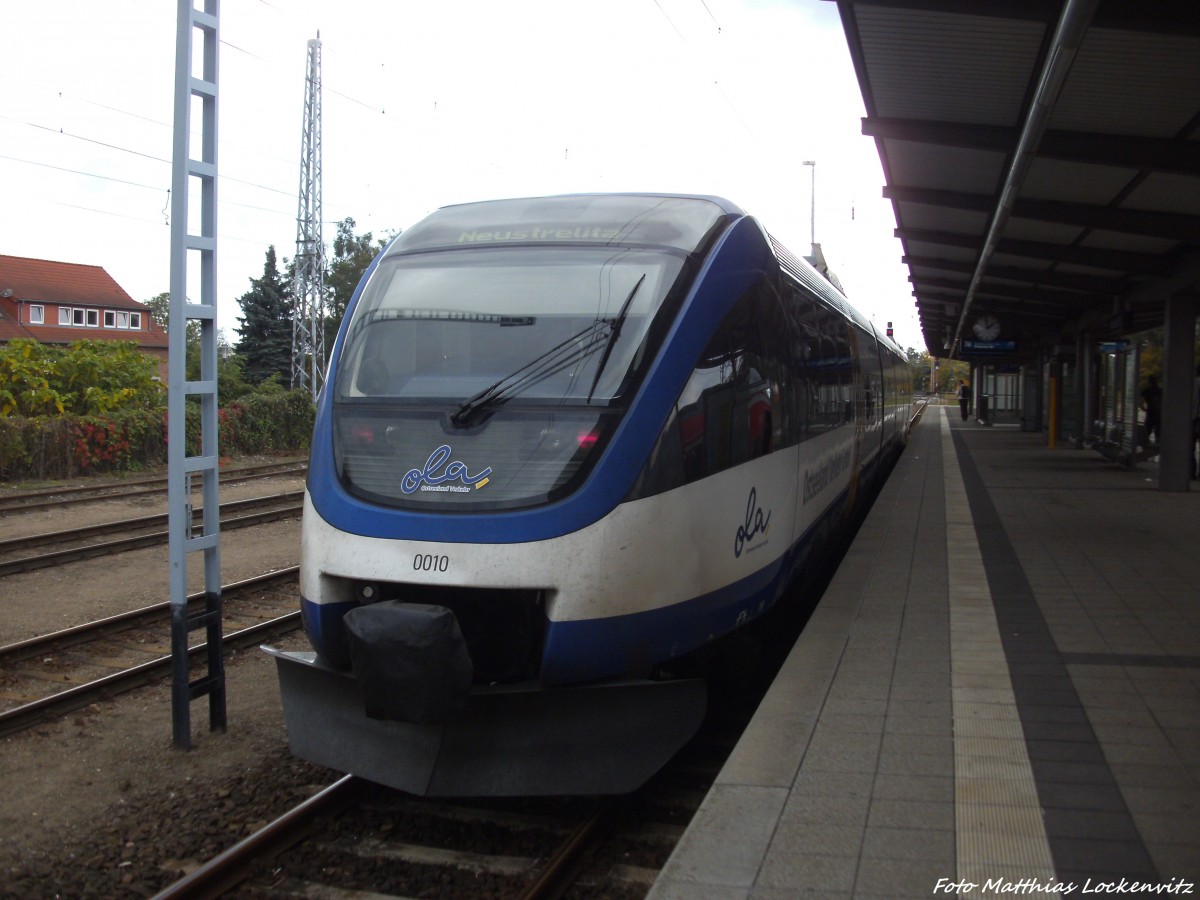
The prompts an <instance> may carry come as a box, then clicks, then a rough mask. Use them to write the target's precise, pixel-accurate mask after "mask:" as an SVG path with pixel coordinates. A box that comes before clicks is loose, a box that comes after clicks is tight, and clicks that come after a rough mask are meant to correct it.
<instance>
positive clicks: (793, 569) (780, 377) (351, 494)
mask: <svg viewBox="0 0 1200 900" xmlns="http://www.w3.org/2000/svg"><path fill="white" fill-rule="evenodd" d="M910 388H911V382H910V378H909V375H908V369H907V367H906V365H905V360H904V356H903V354H902V353H901V351H900V349H899V348H898V347H897V346H896V345H895V344H894V343H893V342H892V341H891V340H890V339H889V338H887V337H885V336H883V335H881V334H879V333H878V332H877V331H876V330H875V329H874V328H873V327H872V325H871V323H870V322H869V321H868V320H867V319H866V318H864V317H863V316H862V315H860V314H859V313H857V312H856V311H855V310H854V309H853V308H852V307H851V306H850V305H849V303H848V302H847V301H846V299H845V297H844V296H843V295H842V293H841V291H840V290H838V289H837V288H836V287H834V286H833V285H831V284H830V282H829V281H827V280H826V279H825V278H823V277H822V276H821V275H819V274H818V273H817V272H816V271H815V270H814V269H813V268H812V267H811V266H810V265H808V263H806V262H804V261H802V260H800V259H798V258H797V257H795V256H793V255H792V254H790V253H789V252H788V251H787V250H786V249H784V248H783V247H782V246H781V245H780V244H778V243H777V242H776V241H775V240H774V239H772V238H771V237H770V236H769V235H768V234H767V233H766V232H765V231H764V230H763V228H762V227H761V226H760V225H759V223H758V222H757V221H756V220H755V219H753V218H751V217H749V216H747V215H746V214H745V213H744V212H743V211H742V210H741V209H739V208H738V207H737V206H735V205H733V204H731V203H729V202H728V201H726V200H723V199H720V198H717V197H706V196H667V195H657V194H605V195H572V196H558V197H545V198H536V199H522V200H502V201H491V202H484V203H473V204H466V205H460V206H452V207H447V208H445V209H441V210H439V211H437V212H435V213H433V214H432V215H430V216H429V217H427V218H426V219H424V220H423V221H421V222H420V223H418V224H417V225H415V226H413V227H412V228H411V229H409V230H408V231H406V232H404V233H403V234H401V235H399V236H398V237H397V238H396V239H395V240H393V241H392V242H391V244H390V245H389V246H388V247H387V248H386V250H384V251H383V252H382V253H381V254H380V255H379V257H378V258H377V259H376V260H375V261H374V262H373V263H372V265H371V267H370V269H369V270H368V271H367V273H366V274H365V275H364V277H363V280H362V283H361V284H360V285H359V288H358V290H357V292H356V294H355V297H354V299H353V301H352V302H351V304H350V308H349V310H348V312H347V315H346V318H345V320H344V321H343V323H342V326H341V330H340V333H339V335H338V338H337V341H336V343H335V345H334V348H333V353H332V357H331V361H330V368H329V376H328V380H327V382H326V385H325V389H324V392H323V393H322V396H321V398H320V401H319V404H318V411H317V422H316V427H315V431H314V435H313V445H312V457H311V462H310V466H309V474H308V485H307V491H306V495H305V507H304V520H303V537H302V554H301V578H300V592H301V596H302V604H303V619H304V627H305V630H306V632H307V635H308V638H309V640H310V642H311V644H312V647H313V648H314V650H315V652H313V653H297V652H283V651H279V650H275V649H272V648H268V650H269V652H272V653H273V654H274V655H275V656H276V658H277V660H278V669H279V674H280V680H281V687H282V693H283V697H284V707H285V713H286V718H287V724H288V731H289V741H290V743H291V747H292V750H293V752H294V753H296V754H297V755H298V756H301V757H304V758H306V759H309V760H312V761H314V762H317V763H320V764H322V765H327V766H330V767H333V768H336V769H339V770H342V771H348V772H353V773H355V774H357V775H361V776H363V777H365V778H368V779H371V780H373V781H376V782H379V783H383V784H388V785H391V786H394V787H397V788H400V789H403V790H407V791H411V792H413V793H416V794H429V795H443V796H446V795H520V794H566V793H617V792H624V791H628V790H631V789H633V788H635V787H636V786H638V785H639V784H640V783H641V782H643V781H644V780H645V779H647V778H648V777H649V776H650V775H651V774H653V773H654V772H655V771H656V770H657V769H658V768H659V767H660V766H661V765H662V764H663V763H664V762H665V761H666V760H667V759H668V758H669V757H670V756H671V755H672V754H673V753H674V752H675V751H676V750H677V749H678V748H679V747H680V746H681V745H682V744H683V743H684V742H686V740H687V739H688V738H689V737H690V736H691V735H692V734H693V733H694V731H695V729H696V728H697V726H698V725H699V722H700V720H701V719H702V717H703V714H704V708H705V703H706V697H705V688H704V685H703V682H701V681H699V680H695V679H681V678H671V677H669V676H668V675H667V674H666V673H667V672H668V671H669V670H671V668H672V665H673V663H675V662H677V661H679V660H681V659H682V658H685V657H686V656H687V655H688V654H691V653H693V651H697V650H699V649H701V648H705V647H707V646H709V645H711V644H712V643H713V642H714V641H716V640H718V639H719V638H721V637H722V636H724V635H728V634H729V633H731V632H733V631H735V630H737V629H739V628H740V627H742V626H744V625H746V624H747V623H749V622H751V621H752V620H754V619H756V618H757V617H759V616H761V615H762V614H763V613H765V612H766V611H767V610H768V609H770V608H771V607H772V606H773V605H774V604H775V603H776V602H777V601H778V600H779V599H780V598H781V597H782V596H784V595H785V589H786V588H787V587H788V585H789V583H791V582H792V581H793V579H794V578H795V576H796V575H797V574H798V573H799V572H800V570H801V569H802V568H803V567H804V565H805V563H806V560H807V559H808V558H809V555H810V554H811V553H812V552H814V550H817V549H819V548H820V547H821V546H822V545H823V543H824V541H825V539H827V538H828V537H829V536H830V535H831V534H833V533H834V532H836V531H837V530H838V529H839V528H840V527H841V526H842V525H843V524H844V523H845V522H847V521H848V519H849V518H850V515H851V513H852V512H853V510H854V508H855V506H856V505H857V504H858V503H859V502H860V501H861V499H862V498H863V496H864V494H866V493H867V488H868V483H869V482H870V481H872V480H873V479H876V478H878V477H880V476H882V475H883V474H884V473H886V471H887V469H888V468H889V465H890V462H891V460H892V457H894V455H895V454H897V453H898V452H899V451H900V449H901V447H902V445H903V443H904V440H905V437H906V433H907V425H908V412H909V407H910V403H911V397H910V393H911V391H910Z"/></svg>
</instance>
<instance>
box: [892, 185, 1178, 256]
mask: <svg viewBox="0 0 1200 900" xmlns="http://www.w3.org/2000/svg"><path fill="white" fill-rule="evenodd" d="M883 196H884V197H886V198H887V199H889V200H894V201H896V202H898V203H919V204H922V205H925V206H940V207H943V208H945V209H965V210H968V211H971V212H990V211H991V209H992V206H993V203H994V201H993V199H992V198H991V197H989V196H988V195H987V194H968V193H965V192H963V191H943V190H935V189H932V188H910V187H896V186H892V185H888V186H886V187H884V189H883ZM1010 215H1011V216H1012V217H1015V218H1018V219H1034V220H1037V221H1039V222H1056V223H1059V224H1062V225H1078V226H1079V227H1081V228H1099V229H1103V230H1104V231H1119V232H1124V233H1126V234H1138V235H1147V236H1150V237H1160V238H1166V239H1167V240H1173V241H1192V242H1196V241H1200V219H1198V218H1197V217H1196V216H1192V215H1187V214H1185V213H1172V212H1153V211H1150V210H1141V209H1121V208H1116V207H1111V206H1093V205H1089V204H1086V203H1064V202H1062V201H1060V200H1028V199H1016V200H1013V201H1012V204H1011V207H1010Z"/></svg>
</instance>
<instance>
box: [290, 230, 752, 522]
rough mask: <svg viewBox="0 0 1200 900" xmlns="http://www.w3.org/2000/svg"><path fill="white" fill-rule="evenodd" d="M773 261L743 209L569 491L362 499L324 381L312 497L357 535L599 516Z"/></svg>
mask: <svg viewBox="0 0 1200 900" xmlns="http://www.w3.org/2000/svg"><path fill="white" fill-rule="evenodd" d="M775 266H776V263H775V259H774V257H773V256H772V254H771V250H770V247H769V245H768V244H767V241H766V237H765V235H764V233H763V231H762V229H761V228H760V227H759V225H758V223H757V222H756V221H755V220H753V219H750V218H742V219H739V220H737V221H735V222H734V223H733V224H732V225H730V227H729V228H728V229H727V230H726V232H725V234H724V235H722V236H721V238H720V239H719V241H718V243H717V246H716V248H715V249H714V251H713V252H712V253H711V254H710V255H709V258H708V260H706V261H705V263H704V265H703V266H702V268H701V270H700V273H699V274H698V276H697V278H696V282H695V284H694V285H693V287H692V291H691V293H690V295H689V296H688V298H687V300H686V301H685V303H684V305H683V309H682V311H681V313H680V315H679V316H678V317H677V319H676V322H675V324H674V325H673V326H672V328H671V331H670V333H669V334H668V336H667V338H666V341H665V342H664V344H663V347H664V348H665V352H662V353H661V354H660V355H659V357H658V358H656V359H655V361H654V362H653V364H652V365H651V368H650V371H649V372H648V373H647V376H646V379H645V380H644V381H643V382H642V386H641V388H640V389H639V391H638V394H637V396H636V397H635V398H634V400H633V402H632V403H631V405H630V408H629V412H628V413H627V414H626V416H625V417H624V419H623V420H622V422H621V423H620V425H619V426H618V427H617V430H616V432H615V433H614V435H613V439H612V441H611V442H610V444H609V446H608V448H607V449H606V450H605V452H604V455H603V456H602V457H601V459H600V460H599V461H598V462H597V464H596V468H595V469H593V470H592V472H591V474H590V475H589V476H588V478H587V480H586V481H585V482H584V484H583V485H582V486H581V488H580V489H579V490H578V491H576V492H575V493H574V494H572V495H571V496H570V497H568V498H564V499H563V500H561V501H559V502H557V503H551V504H547V505H544V506H540V507H536V508H531V509H525V510H506V511H503V512H496V513H465V514H445V513H441V514H437V513H434V514H431V513H423V512H412V511H406V510H398V509H392V508H384V507H379V506H375V505H372V504H370V503H366V502H364V501H362V500H359V499H358V498H356V497H354V496H352V495H350V494H349V493H348V492H347V491H346V490H345V489H344V488H343V487H342V485H341V484H340V482H339V481H338V479H337V477H336V476H335V474H334V472H335V469H334V459H333V432H332V421H331V420H332V415H331V411H332V405H333V400H332V394H333V388H332V384H329V383H327V384H326V389H325V392H324V394H323V395H322V398H321V402H320V404H319V405H318V409H317V422H316V426H315V428H314V437H313V448H312V456H311V461H310V464H309V493H310V494H311V496H312V502H313V506H314V507H315V508H316V510H317V511H318V512H319V513H320V514H321V516H322V517H323V518H324V519H325V520H326V521H327V522H329V523H330V525H332V526H333V527H334V528H336V529H338V530H340V531H345V532H348V533H350V534H359V535H365V536H367V537H382V538H391V539H411V540H427V541H449V542H462V543H476V542H478V543H489V544H496V543H523V542H526V541H537V540H545V539H547V538H551V537H556V536H558V535H561V534H566V533H569V532H571V531H576V530H578V529H580V528H583V527H584V526H586V525H590V524H591V523H593V522H596V521H598V520H599V519H601V518H603V517H604V516H605V515H607V514H608V513H609V512H611V511H612V510H613V509H614V508H615V507H616V506H617V504H618V503H620V502H621V500H623V499H624V497H625V496H626V495H627V494H628V493H629V489H630V488H631V487H632V485H633V483H634V480H635V479H636V478H637V476H638V473H639V472H640V471H641V468H642V464H643V463H644V461H645V459H646V457H647V456H648V454H649V453H650V450H651V449H652V448H653V446H654V442H655V441H656V440H657V439H658V435H659V431H660V430H661V429H662V425H663V422H665V421H666V419H667V415H668V413H669V412H670V409H671V406H672V404H674V403H675V401H676V399H677V398H678V397H679V393H680V391H682V390H683V386H684V384H685V383H686V382H687V378H688V376H689V375H690V374H691V371H692V367H693V365H694V364H695V361H696V359H697V358H698V357H699V355H700V352H701V351H702V350H703V349H704V346H705V345H706V344H707V342H708V338H709V334H710V333H711V331H712V328H713V327H714V325H715V324H716V323H717V322H719V321H721V319H722V318H723V317H724V316H725V314H726V313H727V312H728V310H729V309H730V308H731V307H732V305H733V303H734V301H736V300H737V299H738V298H739V297H740V296H741V295H742V294H743V293H744V292H745V291H746V290H748V289H749V287H750V286H751V285H752V284H753V283H754V281H755V280H757V279H758V278H759V277H760V276H761V274H762V273H763V272H764V271H765V270H769V269H771V268H774V267H775ZM337 351H340V338H339V347H338V348H336V350H335V355H334V359H333V362H332V364H331V369H330V371H331V372H333V373H336V371H337V359H338V352H337ZM335 377H336V374H335Z"/></svg>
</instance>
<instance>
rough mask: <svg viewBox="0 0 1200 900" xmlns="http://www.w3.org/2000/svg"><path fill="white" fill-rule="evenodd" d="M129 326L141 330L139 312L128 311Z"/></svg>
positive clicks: (140, 315)
mask: <svg viewBox="0 0 1200 900" xmlns="http://www.w3.org/2000/svg"><path fill="white" fill-rule="evenodd" d="M129 327H130V328H135V329H137V330H139V331H140V330H141V328H142V314H141V313H130V314H129Z"/></svg>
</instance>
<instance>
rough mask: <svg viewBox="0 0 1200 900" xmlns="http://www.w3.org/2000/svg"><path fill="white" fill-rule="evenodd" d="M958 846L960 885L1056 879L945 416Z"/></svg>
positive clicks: (943, 454) (945, 470)
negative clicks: (991, 880)
mask: <svg viewBox="0 0 1200 900" xmlns="http://www.w3.org/2000/svg"><path fill="white" fill-rule="evenodd" d="M941 431H942V450H943V453H942V459H943V473H944V479H945V489H946V541H947V560H948V568H949V573H948V574H949V587H950V658H951V684H952V696H953V701H952V702H953V707H952V708H953V715H954V798H955V801H954V807H955V808H954V818H955V847H956V857H957V864H958V878H959V880H960V881H967V882H973V883H975V884H980V885H982V884H986V883H987V882H988V880H990V879H1003V880H1004V881H1006V882H1012V881H1016V880H1019V879H1026V878H1028V879H1035V880H1037V881H1042V882H1051V881H1053V880H1054V877H1055V874H1054V863H1053V860H1052V858H1051V855H1050V845H1049V842H1048V841H1047V838H1046V829H1045V825H1044V823H1043V820H1042V810H1041V805H1040V804H1039V802H1038V797H1037V787H1036V785H1035V783H1034V779H1033V770H1032V768H1031V766H1030V763H1029V754H1028V752H1027V750H1026V746H1025V738H1024V733H1023V731H1022V729H1021V722H1020V718H1019V715H1018V711H1017V705H1016V699H1015V697H1014V696H1013V692H1012V686H1011V680H1010V678H1009V672H1008V663H1007V661H1006V659H1005V656H1004V649H1003V647H1002V645H1001V642H1000V630H999V626H998V625H997V622H996V614H995V610H994V608H993V606H992V596H991V592H990V591H989V589H988V583H987V575H986V573H985V572H984V568H983V559H982V556H981V554H980V550H979V543H978V540H977V539H976V536H975V528H974V524H973V522H972V518H971V511H970V507H969V505H968V503H967V494H966V487H965V486H964V484H963V480H962V476H961V473H960V472H959V468H958V459H957V457H956V456H955V452H954V445H953V441H952V438H951V435H950V420H949V418H948V417H947V414H946V411H945V410H942V420H941Z"/></svg>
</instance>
